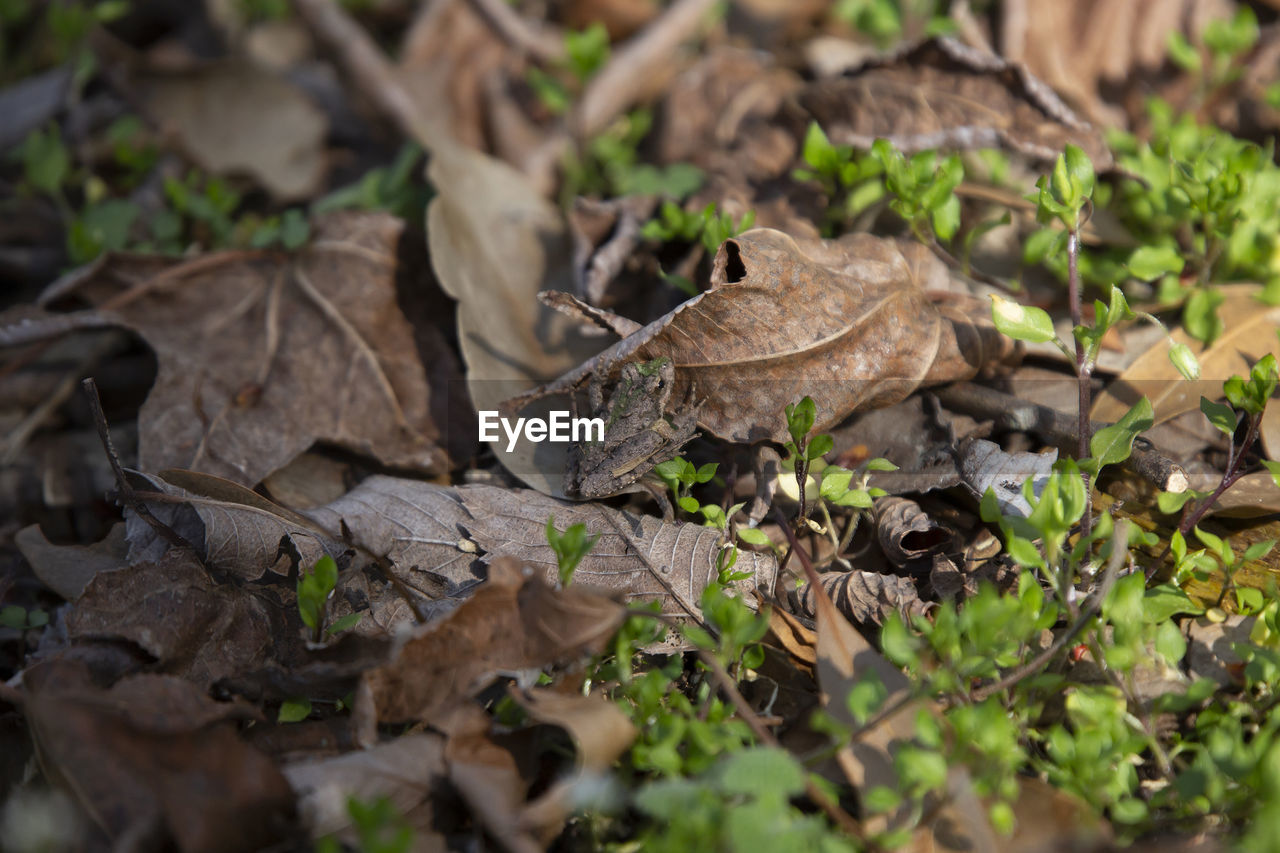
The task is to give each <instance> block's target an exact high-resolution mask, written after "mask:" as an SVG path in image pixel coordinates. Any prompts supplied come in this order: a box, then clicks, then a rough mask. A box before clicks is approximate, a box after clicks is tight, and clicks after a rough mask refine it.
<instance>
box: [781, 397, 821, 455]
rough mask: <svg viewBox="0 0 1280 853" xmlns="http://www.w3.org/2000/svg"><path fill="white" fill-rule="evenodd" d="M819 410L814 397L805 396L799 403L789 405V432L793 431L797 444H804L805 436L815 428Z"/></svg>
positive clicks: (792, 436) (787, 413) (787, 411)
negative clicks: (814, 422) (815, 419)
mask: <svg viewBox="0 0 1280 853" xmlns="http://www.w3.org/2000/svg"><path fill="white" fill-rule="evenodd" d="M817 411H818V409H817V406H816V405H815V404H814V402H813V398H812V397H805V398H804V399H803V400H801V401H800V402H799V403H796V404H795V405H789V406H787V409H786V415H787V432H789V433H791V438H792V440H793V441H795V443H796V445H797V446H800V445H802V444H804V440H805V436H807V435H808V434H809V430H811V429H813V421H814V418H816V417H817Z"/></svg>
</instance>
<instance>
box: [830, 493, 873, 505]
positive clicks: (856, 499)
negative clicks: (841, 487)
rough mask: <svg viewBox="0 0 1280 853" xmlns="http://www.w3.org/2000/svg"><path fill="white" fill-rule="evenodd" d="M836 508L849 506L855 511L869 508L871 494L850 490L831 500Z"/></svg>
mask: <svg viewBox="0 0 1280 853" xmlns="http://www.w3.org/2000/svg"><path fill="white" fill-rule="evenodd" d="M831 502H832V503H833V504H835V505H836V506H851V507H856V508H857V509H870V508H871V494H870V493H869V492H867V491H866V490H864V489H850V490H849V491H847V492H845V493H844V494H843V495H840V496H839V497H838V498H832V499H831Z"/></svg>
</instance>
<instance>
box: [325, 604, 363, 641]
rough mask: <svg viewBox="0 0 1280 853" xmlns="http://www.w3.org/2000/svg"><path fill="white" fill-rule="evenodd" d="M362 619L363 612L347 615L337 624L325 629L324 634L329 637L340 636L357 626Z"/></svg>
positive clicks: (358, 611)
mask: <svg viewBox="0 0 1280 853" xmlns="http://www.w3.org/2000/svg"><path fill="white" fill-rule="evenodd" d="M362 618H364V611H363V610H357V611H356V612H354V613H348V614H347V615H346V616H343V617H342V618H341V619H339V620H338V621H337V622H334V623H333V624H332V625H330V626H329V627H328V628H325V631H324V632H325V633H326V634H329V635H333V634H341V633H342V632H343V631H349V630H351V629H352V628H354V627H355V626H356V625H359V624H360V620H361V619H362Z"/></svg>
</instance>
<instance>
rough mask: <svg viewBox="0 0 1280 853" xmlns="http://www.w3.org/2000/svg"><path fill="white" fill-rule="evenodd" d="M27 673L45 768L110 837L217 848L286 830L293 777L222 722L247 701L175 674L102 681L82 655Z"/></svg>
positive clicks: (240, 846)
mask: <svg viewBox="0 0 1280 853" xmlns="http://www.w3.org/2000/svg"><path fill="white" fill-rule="evenodd" d="M23 675H24V677H23V685H24V688H25V690H26V691H27V698H26V701H25V703H24V707H23V713H24V715H25V716H26V718H27V722H28V724H29V725H30V726H31V731H32V735H33V737H34V739H35V741H36V743H37V744H38V748H39V753H40V756H41V764H42V766H44V767H45V768H46V771H47V772H49V773H50V774H51V775H52V776H53V777H54V778H59V779H62V780H64V784H65V785H66V787H67V788H68V789H69V791H70V792H71V793H72V794H73V795H74V796H75V797H76V799H77V800H78V802H79V803H80V805H81V807H82V808H83V809H84V811H85V812H86V814H88V815H89V817H90V818H91V819H92V820H93V821H94V822H95V823H96V824H97V826H98V828H99V829H100V830H101V831H102V832H103V833H105V834H106V836H107V838H108V839H111V840H112V841H120V842H122V843H124V842H127V843H128V844H129V845H130V846H132V847H135V848H136V847H139V846H142V845H144V844H146V845H148V846H149V845H156V846H168V845H176V846H177V847H178V848H179V849H181V850H184V851H193V853H202V851H209V853H213V851H222V850H250V849H251V850H257V849H262V848H264V847H268V846H271V845H273V844H277V843H282V842H285V841H286V840H287V839H289V838H290V837H291V835H292V832H293V831H294V830H292V825H293V823H294V817H293V815H294V797H293V791H292V790H290V788H289V783H288V782H287V781H286V780H285V778H284V776H283V775H281V773H280V771H279V769H277V768H276V766H275V765H274V764H273V763H272V762H271V761H269V760H268V759H266V758H264V757H263V756H262V755H261V754H260V753H258V752H257V751H256V750H254V749H253V748H252V747H250V746H249V745H247V744H245V743H244V742H243V741H241V740H240V739H239V738H238V737H237V736H236V733H235V729H234V727H231V726H229V725H228V724H227V723H226V722H225V720H227V719H228V718H229V717H233V716H237V715H238V716H242V717H243V716H244V710H243V708H240V707H238V706H232V705H220V704H219V703H215V702H213V701H212V700H211V699H209V698H208V697H207V696H205V695H204V693H203V691H201V690H200V689H199V688H197V687H195V686H193V685H192V684H190V683H189V682H187V681H183V680H181V679H177V678H173V677H169V676H138V677H134V678H131V679H126V680H124V681H121V682H118V683H117V684H116V685H115V686H114V687H113V688H111V689H110V690H102V689H100V688H98V687H95V686H94V685H93V683H92V680H91V678H90V676H89V673H88V672H87V670H86V669H85V668H84V667H83V665H82V664H79V663H75V662H68V661H61V660H57V659H55V660H52V661H48V662H46V663H43V664H40V665H37V666H34V667H31V668H29V669H27V670H26V671H25V672H24V674H23ZM210 791H217V792H218V796H217V797H209V796H208V793H209V792H210Z"/></svg>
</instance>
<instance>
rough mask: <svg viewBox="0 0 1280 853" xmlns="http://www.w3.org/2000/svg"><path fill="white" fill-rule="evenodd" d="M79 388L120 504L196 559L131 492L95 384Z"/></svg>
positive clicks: (87, 381) (88, 381)
mask: <svg viewBox="0 0 1280 853" xmlns="http://www.w3.org/2000/svg"><path fill="white" fill-rule="evenodd" d="M80 387H82V388H84V392H85V396H86V397H88V398H89V408H90V409H91V410H92V411H93V423H94V425H95V426H96V427H97V429H98V437H99V438H100V439H101V440H102V449H103V451H104V452H105V453H106V454H107V461H108V462H109V463H111V472H112V473H113V474H114V475H115V478H116V492H117V494H118V495H119V497H120V502H121V503H123V504H124V505H125V506H127V507H129V509H131V510H133V512H134V514H136V515H137V516H138V518H141V519H142V520H143V521H145V522H146V523H147V524H149V525H151V528H152V529H153V530H155V532H156V533H157V534H158V535H159V536H160V538H161V539H163V540H164V541H166V542H168V543H169V544H170V545H172V546H173V547H175V548H187V549H189V550H190V551H191V553H192V554H194V555H196V558H197V559H199V554H200V552H199V551H197V550H196V547H195V546H194V545H192V544H191V543H190V542H188V541H187V539H186V537H184V536H182V535H181V534H180V533H178V532H177V531H176V530H174V529H173V528H172V527H170V526H169V525H167V524H165V523H164V522H163V521H161V520H160V519H158V518H156V517H155V516H154V515H152V514H151V510H150V509H148V508H147V505H146V503H144V502H143V501H141V500H139V499H138V496H137V495H136V494H135V493H134V491H133V486H132V485H131V484H130V483H129V480H128V478H127V477H126V476H125V473H124V468H123V467H121V465H120V457H119V456H117V455H116V449H115V445H113V444H112V442H111V432H110V430H109V428H108V427H107V416H106V414H105V413H104V412H103V411H102V400H101V399H100V398H99V397H98V386H97V383H95V382H94V381H93V378H92V377H90V378H88V379H85V380H84V381H83V382H81V383H80Z"/></svg>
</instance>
